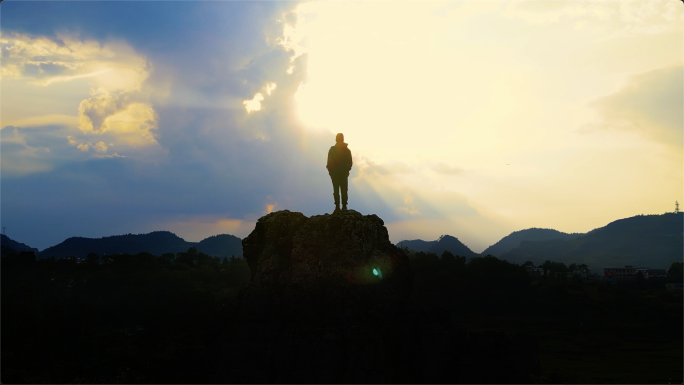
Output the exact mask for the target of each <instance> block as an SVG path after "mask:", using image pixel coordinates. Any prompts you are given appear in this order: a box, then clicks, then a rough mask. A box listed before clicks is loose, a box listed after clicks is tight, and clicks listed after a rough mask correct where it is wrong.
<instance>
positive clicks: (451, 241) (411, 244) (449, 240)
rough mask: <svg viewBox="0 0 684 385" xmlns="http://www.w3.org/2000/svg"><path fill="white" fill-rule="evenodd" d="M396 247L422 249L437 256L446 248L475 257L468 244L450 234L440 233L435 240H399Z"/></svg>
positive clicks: (455, 253) (461, 254)
mask: <svg viewBox="0 0 684 385" xmlns="http://www.w3.org/2000/svg"><path fill="white" fill-rule="evenodd" d="M397 246H398V247H408V248H409V250H413V251H423V252H426V253H435V254H437V255H439V256H441V255H442V253H443V252H444V251H445V250H448V251H449V252H451V253H452V254H454V255H459V256H463V257H466V258H473V257H476V256H477V254H476V253H475V252H474V251H472V250H470V248H468V246H466V245H464V244H463V243H461V241H459V240H458V238H456V237H452V236H451V235H442V236H441V237H439V238H438V239H437V240H436V241H423V240H422V239H415V240H412V241H401V242H399V243H397Z"/></svg>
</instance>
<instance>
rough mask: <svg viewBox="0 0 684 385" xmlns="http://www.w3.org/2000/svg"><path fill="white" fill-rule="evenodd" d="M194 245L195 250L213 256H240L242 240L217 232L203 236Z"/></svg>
mask: <svg viewBox="0 0 684 385" xmlns="http://www.w3.org/2000/svg"><path fill="white" fill-rule="evenodd" d="M188 243H191V242H188ZM195 247H196V248H197V251H200V252H202V253H204V254H209V255H211V256H213V257H221V258H223V257H231V256H233V255H234V256H236V257H241V256H242V240H241V239H240V238H238V237H236V236H234V235H230V234H219V235H213V236H211V237H209V238H204V239H203V240H201V241H199V242H198V243H197V246H195Z"/></svg>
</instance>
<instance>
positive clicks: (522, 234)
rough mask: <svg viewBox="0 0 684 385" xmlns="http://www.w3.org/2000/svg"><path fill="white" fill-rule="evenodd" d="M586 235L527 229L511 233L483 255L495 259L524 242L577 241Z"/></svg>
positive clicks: (487, 249) (534, 228)
mask: <svg viewBox="0 0 684 385" xmlns="http://www.w3.org/2000/svg"><path fill="white" fill-rule="evenodd" d="M582 235H584V234H580V233H572V234H568V233H563V232H560V231H558V230H553V229H539V228H536V227H533V228H531V229H526V230H520V231H514V232H512V233H510V234H509V235H507V236H505V237H503V238H501V240H500V241H499V242H497V243H495V244H493V245H491V246H489V247H488V248H486V249H485V251H483V252H482V255H493V256H495V257H499V256H501V255H503V254H504V253H506V252H508V251H510V250H512V249H514V248H516V247H518V246H520V244H521V243H522V242H524V241H533V242H540V241H550V240H555V239H560V240H568V239H575V238H577V237H579V236H582Z"/></svg>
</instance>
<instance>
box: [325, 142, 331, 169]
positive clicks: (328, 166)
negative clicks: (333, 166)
mask: <svg viewBox="0 0 684 385" xmlns="http://www.w3.org/2000/svg"><path fill="white" fill-rule="evenodd" d="M331 157H332V147H331V148H330V150H328V163H327V164H326V165H325V168H327V169H328V172H330V158H331Z"/></svg>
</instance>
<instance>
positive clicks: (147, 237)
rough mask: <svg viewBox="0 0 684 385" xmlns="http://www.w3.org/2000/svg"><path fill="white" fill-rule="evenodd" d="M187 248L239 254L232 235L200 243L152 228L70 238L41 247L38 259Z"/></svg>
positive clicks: (237, 242)
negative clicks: (132, 231) (56, 243)
mask: <svg viewBox="0 0 684 385" xmlns="http://www.w3.org/2000/svg"><path fill="white" fill-rule="evenodd" d="M191 247H195V248H196V249H197V251H200V252H203V253H205V254H209V255H211V256H215V257H226V256H231V255H235V256H236V257H239V256H242V245H241V244H240V239H239V238H237V237H234V236H232V235H227V234H222V235H215V236H213V237H209V238H206V239H204V240H202V241H200V242H187V241H185V240H184V239H183V238H181V237H179V236H177V235H176V234H174V233H171V232H169V231H153V232H151V233H147V234H126V235H115V236H111V237H102V238H83V237H72V238H69V239H67V240H65V241H64V242H62V243H60V244H58V245H56V246H52V247H48V248H47V249H45V250H43V251H42V252H40V255H39V258H50V257H55V258H64V257H76V258H85V257H86V256H87V255H88V254H89V253H96V254H98V255H110V254H137V253H141V252H147V253H150V254H154V255H162V254H165V253H178V252H182V251H187V250H188V249H189V248H191Z"/></svg>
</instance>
